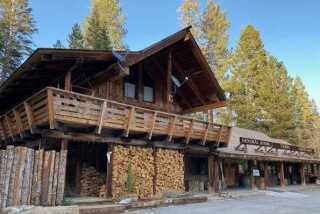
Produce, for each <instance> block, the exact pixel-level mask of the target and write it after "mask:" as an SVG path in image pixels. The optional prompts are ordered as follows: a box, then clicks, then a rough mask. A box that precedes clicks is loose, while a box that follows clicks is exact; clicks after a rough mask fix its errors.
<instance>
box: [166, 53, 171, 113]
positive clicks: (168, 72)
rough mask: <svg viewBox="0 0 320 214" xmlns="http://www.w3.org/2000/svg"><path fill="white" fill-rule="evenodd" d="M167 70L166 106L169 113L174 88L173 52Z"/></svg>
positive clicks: (169, 57) (169, 55)
mask: <svg viewBox="0 0 320 214" xmlns="http://www.w3.org/2000/svg"><path fill="white" fill-rule="evenodd" d="M167 66H168V67H167V70H166V73H165V85H164V97H165V100H164V106H165V109H166V110H167V111H169V110H170V104H171V102H170V96H171V87H172V80H171V76H172V50H170V51H169V53H168V63H167Z"/></svg>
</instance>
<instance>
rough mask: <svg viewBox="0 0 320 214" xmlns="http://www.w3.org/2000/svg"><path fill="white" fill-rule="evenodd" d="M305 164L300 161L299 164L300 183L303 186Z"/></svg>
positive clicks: (304, 181) (304, 183)
mask: <svg viewBox="0 0 320 214" xmlns="http://www.w3.org/2000/svg"><path fill="white" fill-rule="evenodd" d="M304 168H305V164H304V163H301V164H300V176H301V185H302V186H305V185H306V175H305V170H304Z"/></svg>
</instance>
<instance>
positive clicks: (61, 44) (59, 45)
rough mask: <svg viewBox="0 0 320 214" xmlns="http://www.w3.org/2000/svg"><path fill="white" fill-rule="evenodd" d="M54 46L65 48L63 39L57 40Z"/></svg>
mask: <svg viewBox="0 0 320 214" xmlns="http://www.w3.org/2000/svg"><path fill="white" fill-rule="evenodd" d="M52 47H53V48H65V47H64V45H63V43H62V42H61V40H59V39H58V40H57V41H56V43H54V44H53V45H52Z"/></svg>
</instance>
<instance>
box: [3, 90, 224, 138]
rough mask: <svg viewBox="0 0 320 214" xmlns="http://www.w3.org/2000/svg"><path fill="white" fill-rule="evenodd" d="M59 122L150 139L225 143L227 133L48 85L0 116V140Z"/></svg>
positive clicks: (220, 128) (205, 124)
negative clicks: (142, 135) (157, 137)
mask: <svg viewBox="0 0 320 214" xmlns="http://www.w3.org/2000/svg"><path fill="white" fill-rule="evenodd" d="M58 122H59V123H63V124H68V125H70V126H75V127H96V129H95V130H96V131H95V132H96V134H101V133H102V131H103V130H107V129H113V130H122V131H123V134H124V135H125V136H129V135H130V134H146V135H147V138H148V139H150V140H151V139H152V137H154V136H167V137H168V140H169V141H171V140H172V139H175V138H179V139H184V140H185V142H186V143H189V142H190V141H191V140H197V141H200V142H201V143H203V144H205V143H206V142H216V143H217V142H219V143H226V142H227V140H228V139H227V138H228V135H229V127H226V126H222V125H218V124H214V123H208V122H204V121H199V120H196V119H194V118H191V117H187V116H183V115H178V114H172V113H166V112H160V111H154V110H150V109H146V108H140V107H136V106H133V105H128V104H124V103H120V102H116V101H111V100H106V99H100V98H97V97H93V96H88V95H84V94H79V93H74V92H70V91H65V90H61V89H57V88H51V87H48V88H45V89H44V90H42V91H40V92H38V93H37V94H35V95H33V96H32V97H30V98H28V99H27V100H26V101H25V102H23V103H22V104H19V105H18V106H16V107H15V108H13V109H12V110H11V111H9V112H7V113H6V114H4V115H2V116H1V117H0V136H1V139H2V140H8V139H14V138H16V137H19V135H20V136H21V135H22V133H24V132H26V131H30V132H31V133H33V128H35V127H38V126H42V127H43V126H45V125H47V126H48V127H50V129H56V128H57V127H56V124H57V123H58Z"/></svg>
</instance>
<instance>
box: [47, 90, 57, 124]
mask: <svg viewBox="0 0 320 214" xmlns="http://www.w3.org/2000/svg"><path fill="white" fill-rule="evenodd" d="M47 96H48V117H49V127H50V129H54V128H55V122H54V106H53V92H52V90H51V89H48V91H47Z"/></svg>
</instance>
